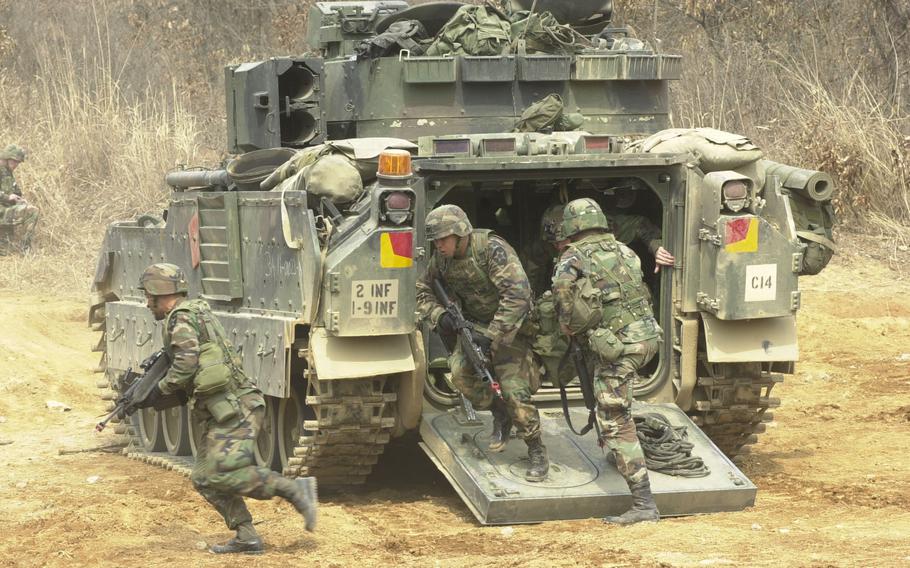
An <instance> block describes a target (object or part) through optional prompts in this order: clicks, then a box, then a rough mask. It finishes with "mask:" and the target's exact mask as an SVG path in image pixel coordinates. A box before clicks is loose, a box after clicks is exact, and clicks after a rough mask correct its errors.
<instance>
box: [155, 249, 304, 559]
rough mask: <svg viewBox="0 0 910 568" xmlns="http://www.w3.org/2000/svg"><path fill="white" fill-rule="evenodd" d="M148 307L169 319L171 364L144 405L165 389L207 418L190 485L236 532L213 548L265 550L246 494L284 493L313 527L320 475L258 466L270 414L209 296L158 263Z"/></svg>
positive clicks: (198, 419) (197, 418) (201, 419)
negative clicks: (195, 295) (192, 293)
mask: <svg viewBox="0 0 910 568" xmlns="http://www.w3.org/2000/svg"><path fill="white" fill-rule="evenodd" d="M139 289H140V290H143V291H145V297H146V300H147V301H148V308H149V310H151V311H152V313H153V314H154V315H155V319H156V320H158V321H161V320H164V328H163V330H162V331H163V333H164V349H165V351H166V352H167V354H168V357H169V359H170V361H171V367H170V369H169V370H168V372H167V375H165V376H164V377H163V378H162V379H161V381H160V382H159V383H158V386H157V387H156V388H155V389H153V390H152V392H151V393H150V394H149V397H148V398H147V399H146V400H145V401H143V402H142V404H140V405H139V407H140V408H148V407H160V406H159V405H158V404H156V403H159V402H160V401H162V400H163V399H164V398H165V397H167V396H168V395H174V394H178V393H180V395H178V396H179V398H182V400H184V401H187V400H189V401H190V405H191V408H192V414H193V415H192V417H191V418H190V419H191V420H192V421H193V423H194V424H201V425H202V432H201V438H202V443H201V445H200V447H199V451H198V452H197V455H196V464H195V466H194V467H193V473H192V475H191V477H190V479H191V480H192V482H193V487H195V489H196V491H198V492H199V493H200V494H201V495H202V496H203V497H204V498H205V500H206V501H208V502H209V503H211V504H212V505H213V506H214V507H215V509H216V510H217V511H218V513H220V514H221V516H222V518H223V519H224V522H225V523H226V524H227V526H228V528H230V529H231V530H234V531H236V533H237V534H236V536H235V537H234V538H232V539H230V540H229V541H228V542H227V543H225V544H220V545H215V546H212V547H211V548H210V549H209V550H210V551H211V552H214V553H216V554H222V553H232V552H244V553H247V554H258V553H260V552H262V551H263V548H264V547H263V544H262V539H261V538H260V537H259V534H258V533H257V532H256V529H255V528H254V527H253V518H252V516H250V512H249V510H247V508H246V504H245V503H244V502H243V497H252V498H253V499H261V500H266V499H271V498H272V497H274V496H276V495H277V496H279V497H283V498H284V499H286V500H287V501H289V502H290V503H291V504H292V505H293V506H294V508H295V509H297V511H298V512H299V513H300V514H301V515H303V517H304V519H305V521H306V530H308V531H312V530H313V529H314V528H315V526H316V507H317V503H316V479H315V478H313V477H303V478H298V479H296V480H291V479H288V478H286V477H283V476H281V475H280V474H278V473H275V472H274V471H272V470H271V469H269V468H267V467H261V466H258V465H256V458H255V453H254V451H253V450H254V446H255V444H256V436H257V435H258V433H259V430H260V428H261V427H262V421H263V417H264V415H265V401H264V400H263V398H262V393H261V392H260V391H259V389H258V388H257V387H256V385H255V384H254V382H253V381H251V380H250V379H249V378H248V377H247V376H246V374H245V373H244V372H243V369H241V367H240V361H239V360H238V357H237V355H236V352H235V351H234V348H233V347H232V346H231V344H230V342H229V341H228V339H227V337H226V336H225V333H224V329H223V328H222V327H221V323H219V321H218V319H217V318H215V315H214V314H213V313H212V310H211V308H210V307H209V305H208V304H207V303H206V302H205V300H187V299H186V293H187V283H186V278H185V277H184V274H183V270H181V269H180V268H179V267H177V266H176V265H173V264H153V265H151V266H149V267H148V268H146V269H145V272H143V273H142V276H141V277H140V279H139Z"/></svg>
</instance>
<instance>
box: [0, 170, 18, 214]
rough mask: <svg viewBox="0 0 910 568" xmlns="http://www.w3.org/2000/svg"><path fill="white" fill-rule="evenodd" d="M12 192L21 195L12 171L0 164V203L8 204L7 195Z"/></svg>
mask: <svg viewBox="0 0 910 568" xmlns="http://www.w3.org/2000/svg"><path fill="white" fill-rule="evenodd" d="M13 194H15V195H22V190H20V189H19V184H17V183H16V178H15V177H14V176H13V172H11V171H9V168H7V167H6V166H5V165H4V166H0V205H10V201H9V196H10V195H13Z"/></svg>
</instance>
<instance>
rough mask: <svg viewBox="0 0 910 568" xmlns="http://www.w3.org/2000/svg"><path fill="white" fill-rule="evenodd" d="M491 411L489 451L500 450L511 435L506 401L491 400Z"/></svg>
mask: <svg viewBox="0 0 910 568" xmlns="http://www.w3.org/2000/svg"><path fill="white" fill-rule="evenodd" d="M490 412H492V413H493V433H492V434H490V445H489V446H488V448H489V449H490V451H491V452H501V451H503V450H504V449H506V444H508V443H509V438H511V437H512V417H511V416H509V411H508V410H507V409H506V403H505V402H503V401H502V400H501V399H496V400H494V401H493V407H492V408H491V409H490Z"/></svg>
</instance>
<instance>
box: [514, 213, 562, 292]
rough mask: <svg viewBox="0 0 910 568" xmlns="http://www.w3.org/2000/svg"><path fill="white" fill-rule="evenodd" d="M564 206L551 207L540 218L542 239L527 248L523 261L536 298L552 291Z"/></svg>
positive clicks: (523, 254)
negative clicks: (558, 230) (558, 233)
mask: <svg viewBox="0 0 910 568" xmlns="http://www.w3.org/2000/svg"><path fill="white" fill-rule="evenodd" d="M562 208H563V205H562V204H556V205H551V206H549V207H547V208H546V210H545V211H544V212H543V215H541V217H540V238H539V239H537V240H535V241H534V242H532V243H531V244H530V245H529V246H527V247H525V249H524V250H523V251H522V254H521V261H522V264H523V265H524V268H525V272H526V273H527V275H528V281H529V282H530V283H531V290H532V291H533V292H534V296H535V297H539V296H540V295H541V294H543V293H544V292H546V291H547V290H549V289H550V284H551V283H552V280H553V267H554V266H555V264H556V259H557V258H558V256H559V251H558V250H557V248H556V242H557V240H558V239H557V236H556V233H557V229H558V228H559V226H560V225H562Z"/></svg>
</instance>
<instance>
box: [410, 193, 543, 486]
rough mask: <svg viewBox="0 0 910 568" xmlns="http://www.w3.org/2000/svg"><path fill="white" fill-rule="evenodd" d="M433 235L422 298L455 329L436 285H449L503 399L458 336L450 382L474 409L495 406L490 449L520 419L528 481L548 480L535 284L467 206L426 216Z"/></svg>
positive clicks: (435, 319)
mask: <svg viewBox="0 0 910 568" xmlns="http://www.w3.org/2000/svg"><path fill="white" fill-rule="evenodd" d="M426 234H427V239H428V240H431V241H433V244H434V247H435V253H434V254H433V256H432V257H431V258H430V261H429V263H428V266H427V271H426V273H425V274H424V275H423V276H422V277H421V278H420V279H419V280H418V282H417V305H418V310H419V312H420V314H421V315H422V317H424V318H426V319H427V320H428V321H429V323H430V324H431V325H432V326H434V328H435V329H436V331H437V332H438V333H439V334H440V335H441V336H443V337H453V336H455V334H456V333H457V328H456V321H455V319H454V317H453V316H452V315H451V314H449V313H448V312H447V311H446V310H445V308H444V307H443V305H442V303H441V302H440V300H439V299H438V298H437V297H436V295H435V293H434V292H433V281H434V279H437V278H439V277H442V279H443V280H444V282H445V287H446V288H447V292H448V293H449V294H451V297H452V299H453V300H454V301H455V302H458V303H460V305H461V309H462V310H463V314H464V316H465V318H466V319H468V320H469V321H470V322H472V324H473V326H474V327H473V330H472V335H473V338H474V342H475V343H476V344H477V345H479V346H480V347H481V349H482V350H484V351H485V352H486V353H487V354H488V357H487V359H488V360H489V361H490V362H491V365H492V370H493V374H494V375H495V376H496V378H498V380H499V384H500V385H501V389H502V398H499V397H497V396H494V392H493V390H492V389H491V388H490V387H489V386H488V385H487V384H485V383H484V382H483V381H482V380H481V378H480V377H479V376H477V375H476V374H475V373H474V371H473V369H472V368H471V367H470V365H469V363H468V361H467V359H466V356H465V352H464V350H465V349H466V348H467V347H466V346H465V345H462V341H461V339H459V341H458V344H457V346H456V347H455V349H454V352H453V353H452V355H451V357H450V358H449V367H450V368H451V371H452V381H453V383H454V384H455V386H456V388H457V389H458V390H459V391H460V392H461V393H462V394H463V395H464V396H465V397H466V398H467V399H468V400H469V401H470V402H471V403H472V404H473V405H474V407H475V408H476V409H479V410H486V409H490V410H491V411H492V413H493V433H492V435H491V437H490V444H489V449H490V450H491V451H494V452H499V451H502V450H504V449H505V446H506V444H507V443H508V441H509V437H510V435H511V431H512V424H513V423H514V424H515V425H516V426H517V428H518V435H519V436H520V437H521V438H523V439H524V441H525V443H526V444H527V446H528V459H529V462H530V465H529V467H528V470H527V472H526V473H525V477H526V479H528V480H529V481H542V480H544V479H545V478H546V476H547V472H548V470H549V467H550V465H549V461H548V459H547V450H546V448H545V447H544V445H543V442H542V440H541V431H540V415H539V413H538V411H537V408H535V407H534V405H533V404H532V402H531V395H532V393H533V392H534V391H536V390H537V388H539V386H540V377H539V375H538V368H537V366H536V365H535V364H534V363H533V354H532V353H531V349H530V345H529V341H530V340H531V338H532V336H533V331H532V324H531V322H530V321H527V320H528V314H529V312H530V310H531V286H530V284H529V283H528V277H527V276H526V275H525V272H524V269H523V268H522V266H521V263H520V262H519V260H518V255H517V254H515V251H514V250H513V249H512V247H511V246H510V245H509V244H508V243H506V242H505V240H503V239H502V238H501V237H499V236H497V235H495V234H493V233H492V232H491V231H489V230H484V229H474V228H473V227H472V226H471V222H470V221H469V220H468V217H467V215H466V214H465V212H464V211H463V210H462V209H461V208H460V207H457V206H455V205H443V206H441V207H437V208H436V209H434V210H433V211H431V212H430V214H429V215H427V219H426Z"/></svg>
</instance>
